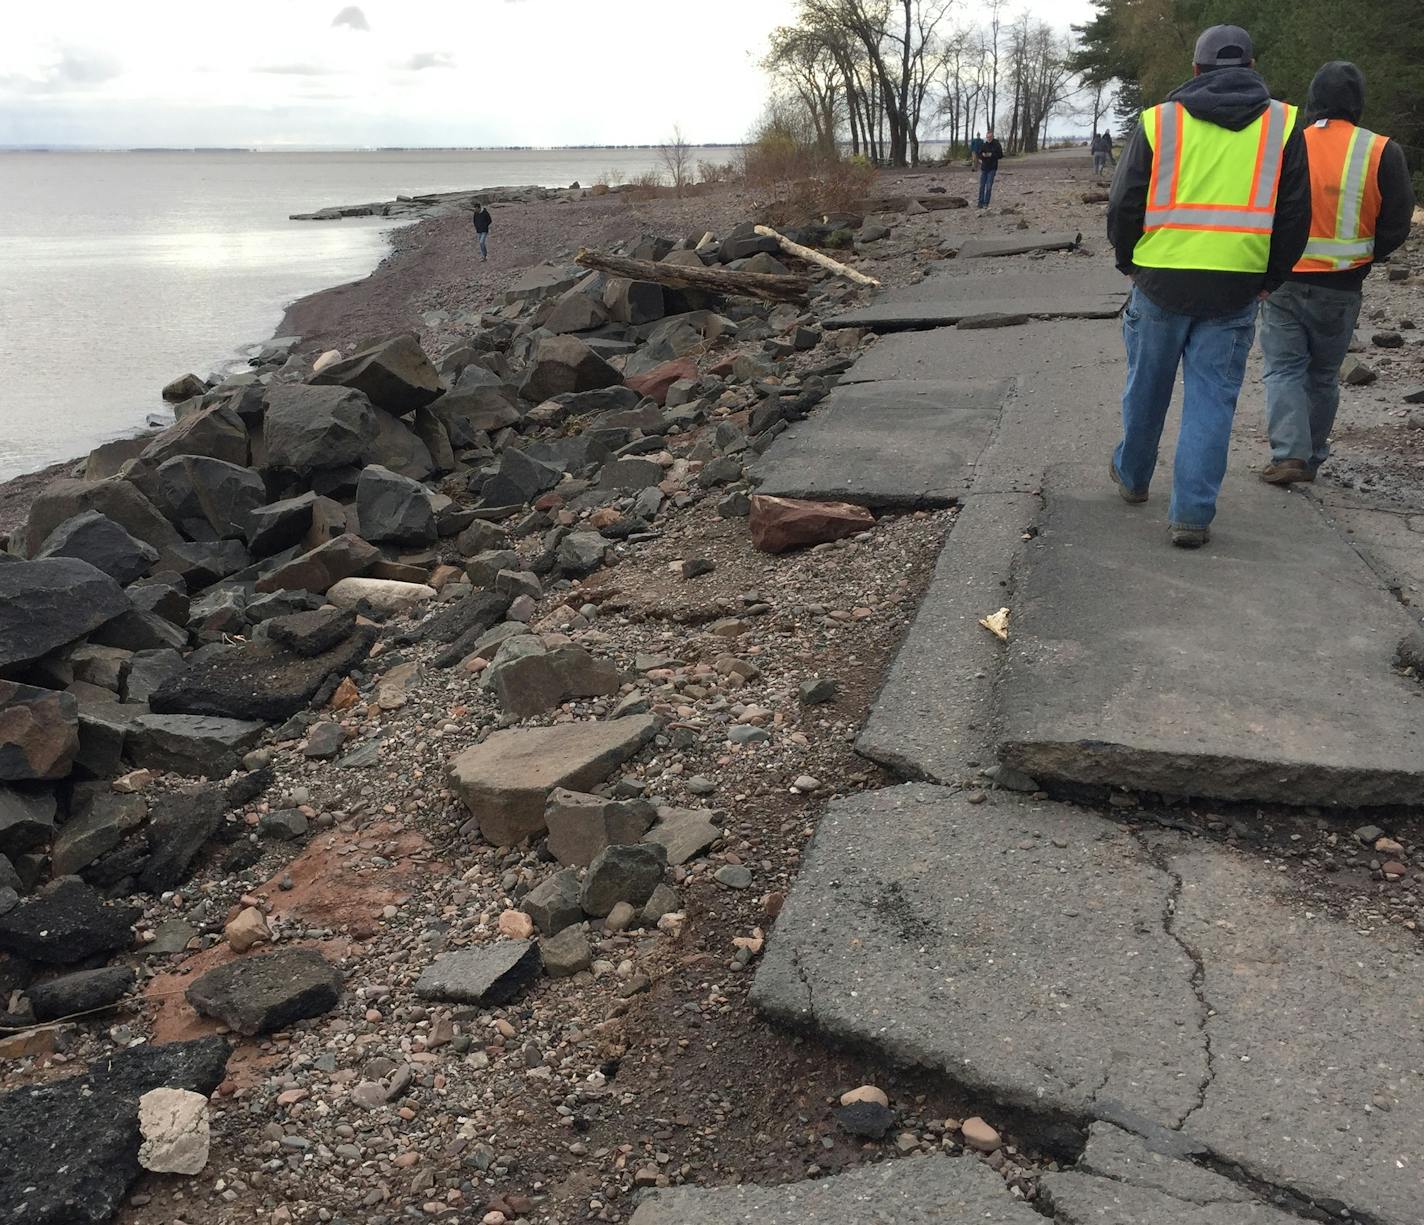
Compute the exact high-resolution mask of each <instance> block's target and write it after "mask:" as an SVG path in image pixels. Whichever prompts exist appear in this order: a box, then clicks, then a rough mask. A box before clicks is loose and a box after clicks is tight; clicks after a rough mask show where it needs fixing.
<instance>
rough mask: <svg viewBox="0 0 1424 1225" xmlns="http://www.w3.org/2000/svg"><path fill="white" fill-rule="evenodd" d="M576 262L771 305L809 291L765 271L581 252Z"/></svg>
mask: <svg viewBox="0 0 1424 1225" xmlns="http://www.w3.org/2000/svg"><path fill="white" fill-rule="evenodd" d="M574 262H575V263H577V264H578V265H579V266H580V267H582V268H592V269H593V270H594V271H595V272H607V273H610V274H611V275H613V276H625V277H628V278H629V279H630V280H634V281H655V282H657V283H658V284H659V285H670V286H671V287H672V288H674V289H710V290H712V291H713V292H714V293H721V294H730V295H733V296H735V297H741V298H763V299H765V300H766V301H768V302H802V301H805V299H806V297H807V294H808V293H809V292H810V285H809V282H808V281H807V279H806V278H805V277H803V276H772V275H771V274H769V273H765V272H732V271H730V270H728V269H726V268H686V267H683V266H682V265H681V264H665V263H661V262H659V263H654V262H653V261H652V260H647V259H627V258H626V257H624V256H621V255H600V254H599V253H598V252H597V251H588V250H582V249H581V250H580V251H579V253H578V255H577V256H575V257H574Z"/></svg>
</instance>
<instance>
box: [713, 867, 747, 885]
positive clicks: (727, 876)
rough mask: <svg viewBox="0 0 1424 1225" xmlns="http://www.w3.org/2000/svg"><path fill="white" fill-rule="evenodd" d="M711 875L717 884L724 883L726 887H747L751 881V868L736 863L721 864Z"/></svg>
mask: <svg viewBox="0 0 1424 1225" xmlns="http://www.w3.org/2000/svg"><path fill="white" fill-rule="evenodd" d="M713 877H714V879H715V880H716V881H717V883H718V884H719V885H725V886H726V887H727V888H728V889H747V888H750V887H751V883H752V874H751V870H750V869H748V868H744V867H743V866H742V865H741V864H737V863H729V864H723V865H722V867H720V868H718V869H717V871H716V872H714V873H713Z"/></svg>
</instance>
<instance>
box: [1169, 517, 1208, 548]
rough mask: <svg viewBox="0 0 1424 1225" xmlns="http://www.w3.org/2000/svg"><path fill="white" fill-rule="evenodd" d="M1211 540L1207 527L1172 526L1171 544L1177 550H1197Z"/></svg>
mask: <svg viewBox="0 0 1424 1225" xmlns="http://www.w3.org/2000/svg"><path fill="white" fill-rule="evenodd" d="M1210 539H1211V528H1209V527H1179V526H1178V525H1177V524H1175V523H1174V524H1172V543H1173V544H1174V545H1175V546H1176V547H1177V548H1179V549H1199V548H1201V547H1202V545H1204V544H1206V542H1207V541H1208V540H1210Z"/></svg>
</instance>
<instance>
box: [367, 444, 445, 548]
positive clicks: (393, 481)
mask: <svg viewBox="0 0 1424 1225" xmlns="http://www.w3.org/2000/svg"><path fill="white" fill-rule="evenodd" d="M356 517H357V519H358V521H359V522H360V524H361V535H362V537H363V538H364V539H366V540H375V541H390V542H392V543H394V544H430V543H431V542H432V541H433V540H435V538H436V531H435V504H434V502H432V501H431V498H430V491H429V490H427V489H426V488H425V486H424V485H422V484H421V483H420V482H419V481H414V480H411V479H410V477H408V476H401V475H400V473H398V472H392V471H391V470H390V469H389V468H386V467H383V466H382V465H380V464H368V465H367V466H366V467H365V468H363V469H362V470H361V477H360V479H359V480H358V481H357V482H356Z"/></svg>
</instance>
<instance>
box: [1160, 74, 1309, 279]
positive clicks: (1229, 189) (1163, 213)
mask: <svg viewBox="0 0 1424 1225" xmlns="http://www.w3.org/2000/svg"><path fill="white" fill-rule="evenodd" d="M1294 122H1295V108H1294V107H1292V106H1288V105H1287V104H1286V103H1284V102H1275V101H1272V102H1271V103H1269V105H1268V106H1267V107H1266V109H1265V111H1264V112H1262V114H1261V115H1260V117H1259V118H1258V119H1257V120H1256V121H1255V122H1254V123H1252V124H1249V125H1248V126H1247V127H1245V128H1243V129H1242V130H1241V131H1239V132H1232V131H1229V130H1228V129H1226V128H1222V127H1218V126H1217V125H1216V124H1213V123H1210V122H1208V121H1206V120H1199V119H1195V118H1193V117H1192V116H1191V114H1190V113H1189V112H1188V111H1187V109H1186V108H1185V107H1184V106H1182V105H1181V103H1178V102H1167V103H1163V104H1162V105H1161V106H1156V107H1152V108H1151V109H1150V110H1149V111H1148V112H1147V113H1146V114H1145V115H1144V116H1143V123H1144V128H1145V130H1146V132H1147V137H1148V142H1149V144H1151V146H1152V149H1153V158H1152V177H1151V180H1150V182H1149V184H1148V189H1147V208H1146V215H1145V217H1144V219H1143V236H1142V238H1141V240H1140V241H1139V242H1138V244H1137V247H1136V249H1135V250H1134V253H1133V261H1134V263H1137V264H1138V265H1140V266H1142V267H1146V268H1195V269H1206V270H1212V271H1222V272H1264V271H1265V270H1266V264H1267V261H1268V259H1269V255H1270V235H1271V231H1272V229H1273V228H1274V226H1275V218H1276V196H1277V193H1278V191H1279V188H1280V180H1281V164H1282V161H1283V159H1284V155H1285V146H1286V142H1287V141H1288V140H1289V138H1290V134H1291V130H1292V128H1293V126H1294Z"/></svg>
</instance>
